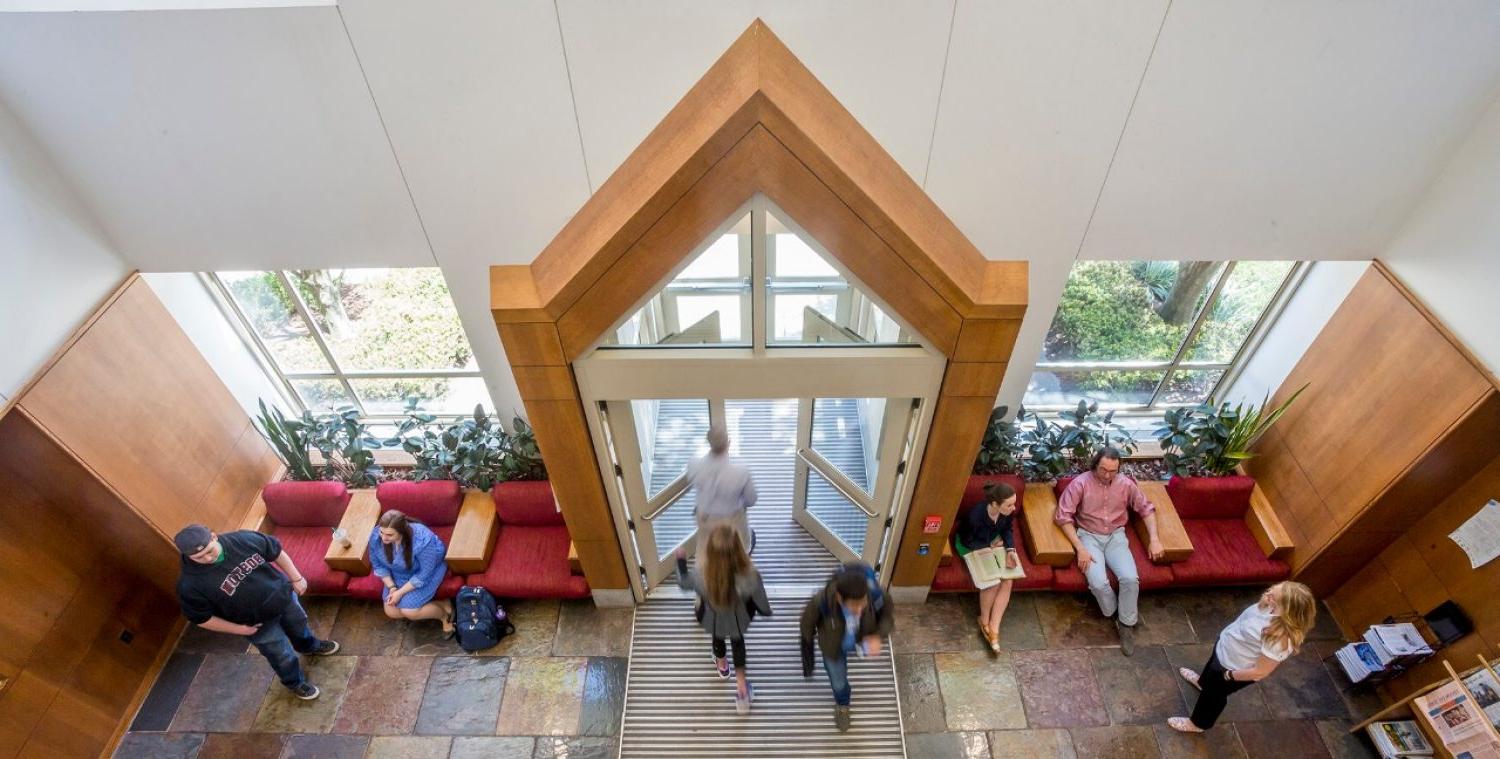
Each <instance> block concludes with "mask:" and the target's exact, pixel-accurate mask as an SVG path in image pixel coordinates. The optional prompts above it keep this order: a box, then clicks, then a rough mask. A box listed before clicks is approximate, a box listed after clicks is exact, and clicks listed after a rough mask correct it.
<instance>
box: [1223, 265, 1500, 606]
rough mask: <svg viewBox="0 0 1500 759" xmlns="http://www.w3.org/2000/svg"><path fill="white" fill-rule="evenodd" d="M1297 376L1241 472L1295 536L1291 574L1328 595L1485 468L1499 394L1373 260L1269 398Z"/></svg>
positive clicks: (1495, 432)
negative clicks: (1287, 404) (1285, 406)
mask: <svg viewBox="0 0 1500 759" xmlns="http://www.w3.org/2000/svg"><path fill="white" fill-rule="evenodd" d="M1303 385H1307V390H1306V391H1305V392H1304V393H1303V394H1302V396H1301V397H1300V398H1299V399H1298V400H1297V402H1296V403H1295V404H1294V405H1293V406H1292V407H1291V409H1290V410H1289V411H1288V412H1287V414H1286V416H1284V417H1283V418H1282V420H1281V422H1280V423H1279V424H1278V425H1277V426H1276V427H1275V428H1273V429H1272V430H1271V432H1270V433H1269V434H1267V435H1266V436H1265V437H1264V438H1262V440H1261V441H1260V443H1259V444H1258V446H1257V449H1256V453H1257V455H1256V457H1255V458H1254V459H1252V460H1251V461H1250V462H1249V463H1248V464H1247V466H1246V469H1247V470H1248V471H1249V473H1250V474H1251V475H1253V476H1254V477H1255V478H1256V480H1257V482H1259V483H1260V485H1261V487H1262V488H1263V489H1264V490H1265V492H1266V495H1267V497H1268V498H1269V499H1270V502H1271V503H1272V504H1273V505H1274V507H1275V508H1276V511H1277V514H1278V515H1279V516H1280V517H1281V520H1282V523H1283V524H1284V525H1285V526H1286V528H1287V530H1288V531H1289V532H1290V533H1291V534H1292V537H1293V539H1294V540H1295V541H1296V548H1295V549H1294V550H1293V551H1292V554H1291V556H1290V561H1291V565H1292V572H1293V575H1294V577H1296V578H1297V579H1299V580H1301V581H1303V582H1306V583H1307V584H1308V585H1310V586H1312V588H1313V589H1314V591H1316V592H1318V594H1319V595H1326V594H1328V593H1331V592H1333V591H1334V589H1336V588H1338V587H1339V586H1340V585H1341V584H1343V583H1344V581H1346V580H1348V579H1349V578H1350V576H1352V575H1353V574H1354V573H1355V572H1357V571H1359V570H1360V569H1361V568H1362V567H1364V566H1365V565H1366V563H1368V562H1369V561H1371V560H1372V559H1373V558H1374V557H1375V556H1376V555H1377V554H1379V553H1380V551H1381V550H1382V549H1384V548H1385V547H1386V546H1387V545H1388V544H1389V543H1390V542H1391V541H1392V540H1394V539H1395V538H1396V537H1398V536H1399V535H1401V534H1403V533H1404V532H1405V531H1406V530H1407V529H1408V528H1410V527H1411V526H1412V525H1414V524H1415V523H1416V522H1417V521H1418V520H1420V519H1422V518H1423V515H1424V514H1425V513H1426V512H1427V510H1428V509H1429V508H1430V507H1431V505H1432V504H1435V503H1438V502H1440V501H1442V500H1443V499H1444V498H1445V497H1447V496H1448V495H1449V494H1450V493H1452V492H1453V490H1454V489H1455V488H1456V487H1457V486H1458V485H1459V484H1460V483H1462V482H1464V481H1465V480H1467V479H1468V478H1469V477H1471V476H1472V475H1473V474H1474V473H1475V472H1477V471H1479V469H1480V468H1482V467H1483V466H1485V464H1486V463H1487V462H1488V460H1489V456H1490V455H1491V454H1492V453H1493V441H1494V440H1495V439H1497V436H1500V396H1497V391H1496V388H1495V387H1494V386H1493V385H1492V384H1491V383H1490V381H1489V379H1488V376H1487V375H1486V373H1485V372H1484V371H1483V370H1482V369H1481V368H1480V366H1479V365H1478V364H1477V363H1476V362H1474V361H1473V360H1472V358H1471V357H1470V355H1469V354H1468V352H1467V351H1466V350H1465V349H1464V348H1463V347H1462V346H1461V345H1460V344H1458V343H1457V341H1456V340H1454V339H1453V338H1452V336H1451V335H1450V334H1449V333H1448V332H1447V330H1446V329H1444V328H1443V326H1442V325H1441V323H1440V322H1438V321H1437V320H1436V319H1435V318H1434V317H1432V316H1431V314H1429V313H1428V312H1427V310H1426V309H1425V308H1424V307H1422V305H1421V304H1420V303H1419V302H1418V301H1416V299H1415V298H1413V297H1412V295H1411V294H1410V293H1409V292H1408V291H1407V290H1406V289H1405V288H1404V287H1403V286H1402V285H1401V284H1400V283H1399V282H1398V281H1396V280H1395V278H1394V277H1393V276H1392V275H1390V273H1389V272H1388V271H1386V270H1385V268H1384V267H1383V266H1381V265H1379V264H1378V263H1377V264H1375V265H1373V266H1372V267H1371V268H1370V270H1369V271H1368V272H1366V274H1365V275H1364V277H1363V278H1362V279H1361V280H1360V282H1359V284H1358V285H1356V287H1355V288H1354V290H1353V291H1352V292H1351V293H1350V294H1349V296H1348V298H1347V299H1346V300H1345V301H1344V303H1343V305H1341V306H1340V307H1339V310H1338V311H1337V312H1336V313H1335V314H1334V316H1333V318H1332V319H1330V320H1329V322H1328V324H1327V325H1326V326H1325V327H1324V329H1323V331H1322V332H1321V333H1320V334H1319V335H1318V337H1317V339H1316V340H1314V341H1313V344H1312V345H1311V346H1310V347H1309V348H1308V351H1307V353H1306V354H1305V355H1304V356H1303V357H1302V359H1301V361H1299V362H1298V363H1297V366H1296V367H1295V368H1294V369H1293V370H1292V372H1291V374H1290V375H1289V376H1288V377H1287V379H1286V381H1285V382H1284V383H1283V384H1282V386H1281V388H1280V390H1279V391H1278V392H1277V393H1276V396H1275V397H1274V398H1273V399H1272V403H1273V404H1275V403H1279V402H1280V401H1281V399H1283V398H1285V397H1287V396H1288V395H1290V394H1291V393H1292V392H1295V391H1296V389H1297V388H1299V387H1302V386H1303ZM1486 440H1488V441H1490V443H1489V444H1486V443H1485V442H1484V441H1486Z"/></svg>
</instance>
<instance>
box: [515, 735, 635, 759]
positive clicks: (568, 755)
mask: <svg viewBox="0 0 1500 759" xmlns="http://www.w3.org/2000/svg"><path fill="white" fill-rule="evenodd" d="M615 754H616V750H615V739H614V738H537V739H536V751H535V753H533V754H532V756H533V757H534V758H535V759H614V757H615Z"/></svg>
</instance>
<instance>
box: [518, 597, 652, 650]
mask: <svg viewBox="0 0 1500 759" xmlns="http://www.w3.org/2000/svg"><path fill="white" fill-rule="evenodd" d="M634 620H635V609H631V608H623V609H622V608H608V609H601V608H599V607H598V606H595V605H594V602H593V600H592V599H587V598H585V599H581V600H572V601H563V602H562V605H561V606H560V607H559V611H558V620H557V638H556V640H554V641H553V642H552V655H553V656H629V655H630V629H631V626H632V624H633V623H634ZM516 629H517V630H519V629H520V628H519V627H517V628H516Z"/></svg>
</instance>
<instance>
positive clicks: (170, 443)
mask: <svg viewBox="0 0 1500 759" xmlns="http://www.w3.org/2000/svg"><path fill="white" fill-rule="evenodd" d="M278 465H279V462H278V461H277V460H276V457H275V455H274V453H273V452H272V451H271V449H270V447H269V446H268V445H267V444H266V443H265V442H264V441H263V440H262V439H261V438H260V436H259V435H258V434H257V433H256V432H255V430H254V427H253V426H252V425H251V423H250V419H249V418H248V417H247V416H246V415H245V413H244V411H243V410H242V409H241V408H240V407H239V405H238V404H237V403H236V402H235V400H234V398H233V397H232V396H231V395H230V393H229V391H228V389H227V388H225V387H224V385H223V383H221V382H220V381H219V378H218V377H217V376H216V375H215V374H214V372H213V370H212V369H211V368H210V367H209V366H208V364H207V362H206V361H205V360H204V359H203V357H202V356H201V355H200V354H199V353H198V351H197V348H196V347H195V346H193V344H192V342H191V341H189V340H188V338H187V336H186V335H185V334H184V333H183V332H182V330H181V328H179V327H178V326H177V323H176V321H174V320H173V319H172V317H171V315H170V314H168V313H167V311H166V309H165V308H164V307H163V306H162V304H161V303H160V301H158V300H157V298H156V296H155V294H154V293H152V292H151V289H150V287H149V286H148V285H147V284H146V283H145V282H144V281H143V280H141V279H139V278H138V277H135V276H132V277H130V278H129V279H127V280H126V281H125V283H124V284H122V285H121V286H120V288H119V289H118V290H117V291H116V292H115V294H114V295H112V296H111V297H110V298H109V299H108V300H107V301H106V302H105V304H104V305H103V306H101V308H100V310H99V311H98V312H96V313H95V314H94V315H93V316H91V317H90V319H89V320H88V321H87V322H86V323H85V324H84V325H83V326H82V327H81V328H80V329H79V331H78V332H77V333H76V334H75V335H74V336H73V338H72V339H70V340H69V341H68V343H67V344H66V345H65V346H64V347H63V349H62V350H61V351H60V352H59V353H58V355H57V356H56V357H54V359H53V360H52V361H50V362H49V363H48V364H47V365H46V366H45V367H44V368H43V369H42V371H41V372H40V373H39V374H38V376H37V377H36V378H35V379H33V380H32V381H31V382H30V383H29V384H28V385H27V386H26V387H25V388H23V389H22V391H21V392H20V393H19V394H18V397H17V398H16V399H15V403H13V404H12V405H11V407H10V408H9V409H8V410H7V411H6V412H5V414H4V416H3V417H0V676H4V677H5V678H6V679H7V684H6V685H5V687H4V689H3V690H0V756H47V757H53V756H63V757H74V756H77V757H92V756H99V755H101V754H104V753H107V752H108V751H109V750H111V749H112V747H113V743H114V741H115V740H116V739H117V737H118V735H119V734H120V732H121V731H123V729H124V726H125V720H127V719H128V718H129V717H130V715H131V714H132V713H133V710H134V706H135V705H136V704H138V703H139V702H140V699H141V698H143V697H144V694H145V692H146V688H147V687H148V686H149V684H150V682H151V680H152V679H153V678H154V676H155V673H156V671H158V670H159V668H160V665H161V662H162V661H163V660H164V658H165V654H166V652H167V651H168V649H169V648H170V645H171V643H172V641H174V640H175V638H176V632H177V631H178V630H180V629H181V627H182V624H183V623H182V619H181V616H180V615H179V613H178V611H177V603H176V596H175V592H174V585H175V582H176V576H177V566H178V561H179V559H178V556H177V552H176V550H175V549H174V548H173V546H172V543H171V535H172V534H173V533H175V532H176V531H177V530H178V529H179V528H180V527H181V526H182V525H184V524H186V523H188V522H194V521H197V522H203V523H204V524H207V525H209V526H210V527H213V528H215V529H232V528H234V527H235V526H237V525H238V524H239V522H240V520H241V519H242V518H243V516H244V514H245V512H246V511H247V510H248V509H249V508H250V506H251V504H252V503H253V502H254V500H255V496H256V494H257V493H258V492H259V491H260V488H261V487H262V486H263V485H264V484H265V483H266V482H267V481H268V480H269V478H271V477H272V476H274V474H275V472H276V469H277V467H278ZM126 631H129V633H130V634H129V635H127V636H123V637H129V638H130V640H129V641H126V640H124V639H123V637H122V633H125V632H126Z"/></svg>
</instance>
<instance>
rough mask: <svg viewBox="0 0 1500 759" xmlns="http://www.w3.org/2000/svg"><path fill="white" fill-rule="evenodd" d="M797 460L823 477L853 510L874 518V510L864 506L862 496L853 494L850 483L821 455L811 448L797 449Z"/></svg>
mask: <svg viewBox="0 0 1500 759" xmlns="http://www.w3.org/2000/svg"><path fill="white" fill-rule="evenodd" d="M797 458H799V459H802V462H803V463H804V464H807V465H808V466H809V467H812V468H813V469H816V470H818V474H820V475H822V476H823V480H824V481H825V482H827V483H828V484H829V485H832V486H833V489H834V490H837V491H839V495H842V496H843V497H844V498H846V499H848V501H849V502H850V503H852V504H854V507H855V508H857V509H859V510H860V511H862V512H864V515H865V516H867V517H869V518H871V519H874V518H875V516H876V515H875V510H874V509H871V508H870V507H869V506H866V505H865V502H864V495H863V494H855V493H854V492H853V491H852V490H851V489H850V488H849V485H850V484H852V483H847V482H845V480H847V479H848V478H846V477H845V476H844V473H843V472H840V471H839V470H838V467H836V466H834V465H833V464H832V463H830V462H829V461H828V459H825V458H823V456H822V454H820V453H818V452H817V451H814V450H812V449H811V448H799V449H797ZM830 470H831V471H830Z"/></svg>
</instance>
